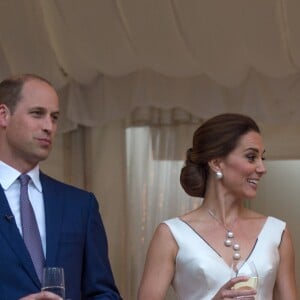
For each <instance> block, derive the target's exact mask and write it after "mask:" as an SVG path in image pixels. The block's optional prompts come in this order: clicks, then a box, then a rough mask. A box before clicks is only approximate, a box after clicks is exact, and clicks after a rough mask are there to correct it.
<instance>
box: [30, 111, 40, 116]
mask: <svg viewBox="0 0 300 300" xmlns="http://www.w3.org/2000/svg"><path fill="white" fill-rule="evenodd" d="M31 114H32V115H34V116H40V115H42V112H41V111H38V110H35V111H32V112H31Z"/></svg>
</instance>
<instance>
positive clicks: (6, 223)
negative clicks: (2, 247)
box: [0, 185, 41, 288]
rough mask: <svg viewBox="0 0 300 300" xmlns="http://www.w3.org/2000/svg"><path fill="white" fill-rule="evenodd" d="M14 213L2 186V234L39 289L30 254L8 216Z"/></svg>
mask: <svg viewBox="0 0 300 300" xmlns="http://www.w3.org/2000/svg"><path fill="white" fill-rule="evenodd" d="M12 215H13V214H12V211H11V209H10V207H9V204H8V201H7V199H6V196H5V194H4V191H3V188H2V187H1V185H0V233H1V234H2V235H3V237H4V238H5V239H6V241H7V244H8V245H9V247H10V248H11V249H12V251H13V252H14V253H15V255H16V256H17V257H18V258H19V260H20V262H21V264H22V265H23V267H24V269H25V271H26V272H27V273H28V276H29V277H31V279H32V280H33V281H34V283H35V284H36V285H37V287H39V288H40V286H41V283H40V281H39V279H38V277H37V274H36V272H35V269H34V266H33V263H32V260H31V257H30V254H29V252H28V250H27V248H26V246H25V243H24V241H23V238H22V236H21V234H20V232H19V229H18V227H17V224H16V221H15V219H14V218H11V219H10V220H8V219H7V216H12Z"/></svg>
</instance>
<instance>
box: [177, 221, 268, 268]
mask: <svg viewBox="0 0 300 300" xmlns="http://www.w3.org/2000/svg"><path fill="white" fill-rule="evenodd" d="M269 218H270V217H269V216H268V217H266V220H265V222H264V224H263V226H262V227H261V229H260V231H259V233H258V235H257V237H256V239H255V242H254V244H253V246H252V247H251V250H250V252H249V254H248V255H247V257H246V259H245V260H246V261H247V260H249V258H250V257H251V255H252V253H253V252H254V250H255V248H256V245H257V243H258V241H259V237H260V236H261V235H262V233H263V231H264V229H265V227H266V224H267V222H268V221H269ZM177 219H178V220H179V221H181V222H182V223H183V224H185V225H186V226H187V227H188V228H189V229H190V230H191V231H192V232H193V233H194V234H195V235H196V236H198V237H200V239H201V240H202V241H203V242H204V243H205V244H206V245H207V246H208V247H209V248H210V249H211V250H213V251H214V253H216V254H217V255H218V257H219V258H220V259H221V260H222V262H223V263H224V264H225V265H226V266H227V267H228V268H230V267H231V266H230V265H229V264H228V263H227V262H226V260H225V259H224V257H223V256H222V255H221V254H220V253H219V252H218V251H217V250H216V249H215V248H214V247H213V246H212V245H211V244H210V243H209V242H208V241H207V240H206V239H205V238H204V237H202V236H201V234H200V233H199V232H197V231H196V230H195V229H194V228H193V227H192V226H191V225H190V224H189V223H188V222H186V221H184V220H182V219H181V218H180V217H177Z"/></svg>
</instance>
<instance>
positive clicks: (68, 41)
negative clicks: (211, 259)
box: [0, 0, 300, 150]
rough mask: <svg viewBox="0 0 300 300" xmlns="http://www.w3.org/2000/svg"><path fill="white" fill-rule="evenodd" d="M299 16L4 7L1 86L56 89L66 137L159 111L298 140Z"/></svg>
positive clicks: (37, 0)
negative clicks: (34, 84)
mask: <svg viewBox="0 0 300 300" xmlns="http://www.w3.org/2000/svg"><path fill="white" fill-rule="evenodd" d="M299 13H300V1H298V0H289V1H287V0H264V1H261V0H251V1H243V0H226V1H220V0H206V1H203V0H124V1H122V0H86V1H83V0H1V1H0V34H1V39H0V42H1V44H0V79H2V78H4V77H6V76H8V75H10V74H13V73H23V72H26V73H28V72H30V73H37V74H39V75H42V76H44V77H46V78H48V79H49V80H50V81H52V82H53V83H54V85H55V86H56V87H57V88H58V89H59V90H60V92H61V95H62V97H63V108H64V110H65V116H66V119H65V120H64V122H63V126H62V127H63V128H64V130H69V129H72V128H74V127H75V126H76V124H83V125H88V126H94V125H98V124H103V123H105V122H107V121H110V120H112V119H115V118H120V117H124V116H125V115H128V114H129V113H130V112H131V111H132V110H133V109H134V108H135V107H137V106H155V107H161V108H173V107H181V108H184V109H185V110H187V111H189V112H192V113H194V114H195V115H197V116H199V117H201V118H206V117H209V116H211V115H213V114H216V113H219V112H224V111H237V112H241V113H247V114H250V115H252V116H253V117H255V118H256V120H257V121H259V122H261V123H262V124H266V125H267V127H268V129H269V126H271V127H272V128H276V130H283V131H284V132H285V129H286V128H288V130H290V131H289V132H290V133H289V134H288V135H287V136H294V133H295V132H298V129H299V127H300V109H299V108H300V73H299V66H300V18H299ZM273 135H274V133H273ZM294 138H295V136H294ZM298 150H299V149H298Z"/></svg>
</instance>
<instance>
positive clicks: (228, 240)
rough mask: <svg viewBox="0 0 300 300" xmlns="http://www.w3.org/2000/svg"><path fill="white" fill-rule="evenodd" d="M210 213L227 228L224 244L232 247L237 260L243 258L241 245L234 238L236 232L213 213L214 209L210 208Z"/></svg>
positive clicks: (234, 257) (233, 256)
mask: <svg viewBox="0 0 300 300" xmlns="http://www.w3.org/2000/svg"><path fill="white" fill-rule="evenodd" d="M208 214H209V215H210V216H211V217H212V218H213V219H215V220H216V221H217V222H218V223H219V224H220V225H221V226H222V227H223V228H224V229H225V230H226V236H225V241H224V245H225V247H231V248H232V249H233V255H232V258H233V259H234V260H235V261H237V260H240V258H241V254H240V245H239V244H238V243H237V242H236V241H235V239H234V234H233V232H232V231H231V230H230V229H229V228H227V227H226V226H225V225H224V224H223V223H222V222H221V221H220V220H219V219H218V218H217V216H216V215H215V214H214V213H213V211H212V210H210V209H209V210H208ZM236 220H237V218H236V219H235V220H234V222H233V224H232V227H233V225H234V224H235V222H236Z"/></svg>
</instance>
